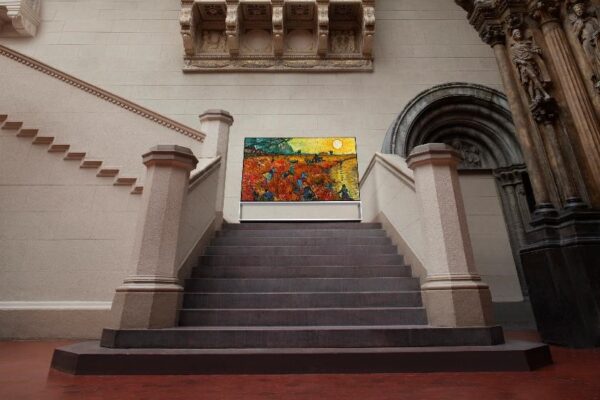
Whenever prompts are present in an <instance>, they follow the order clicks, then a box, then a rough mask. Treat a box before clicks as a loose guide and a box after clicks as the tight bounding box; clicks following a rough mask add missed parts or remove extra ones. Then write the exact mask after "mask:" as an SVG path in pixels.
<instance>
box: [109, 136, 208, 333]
mask: <svg viewBox="0 0 600 400" xmlns="http://www.w3.org/2000/svg"><path fill="white" fill-rule="evenodd" d="M143 161H144V164H145V165H146V168H147V172H146V179H145V182H144V192H143V194H142V206H141V208H140V211H139V214H138V222H137V228H136V234H135V242H134V246H133V256H132V264H133V275H132V276H130V277H128V278H127V279H125V281H124V282H123V284H122V285H121V286H120V287H118V288H117V291H116V294H115V298H114V301H113V305H112V311H111V312H112V314H113V315H112V316H113V322H112V327H113V328H116V329H135V328H139V329H143V328H169V327H173V326H175V325H176V322H177V309H178V307H179V302H180V300H181V293H182V292H183V288H182V287H181V286H180V285H179V281H178V280H177V278H176V276H177V270H176V269H177V264H176V252H177V241H178V234H179V223H180V218H181V210H182V207H183V200H184V198H185V195H186V193H187V190H188V186H189V175H190V171H191V170H193V169H194V168H195V167H196V164H197V163H198V160H197V159H196V157H194V154H193V153H192V151H191V150H190V149H188V148H185V147H181V146H175V145H159V146H155V147H153V148H152V149H150V151H149V152H148V153H146V154H144V155H143Z"/></svg>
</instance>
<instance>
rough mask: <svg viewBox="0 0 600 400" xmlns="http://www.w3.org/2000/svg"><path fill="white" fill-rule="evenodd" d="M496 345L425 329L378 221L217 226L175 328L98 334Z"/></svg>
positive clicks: (146, 341)
mask: <svg viewBox="0 0 600 400" xmlns="http://www.w3.org/2000/svg"><path fill="white" fill-rule="evenodd" d="M449 333H451V334H449ZM458 333H460V334H458ZM502 342H503V338H502V332H501V329H500V328H496V329H495V330H490V329H477V328H471V329H459V330H457V329H453V330H450V329H447V328H433V327H430V326H428V325H427V314H426V311H425V309H424V307H423V304H422V300H421V293H420V284H419V280H418V279H417V278H413V277H412V273H411V268H410V266H408V265H405V263H404V258H403V257H402V256H400V255H398V254H397V250H396V247H395V246H393V245H392V243H391V241H390V239H389V238H388V237H387V236H386V234H385V232H384V230H383V229H382V228H381V226H380V225H379V224H375V223H246V224H235V225H233V224H231V225H229V224H226V225H224V227H223V229H222V231H221V232H219V234H218V236H217V237H215V238H214V240H213V241H212V243H211V246H209V247H208V248H207V249H206V253H205V255H204V256H203V257H202V258H201V260H200V261H199V264H198V266H197V267H196V268H195V269H194V270H193V272H192V275H191V277H190V279H188V280H187V281H186V282H185V293H184V296H183V306H182V308H181V310H180V313H179V327H177V328H173V329H151V330H120V331H110V330H105V332H104V337H103V341H102V344H103V345H104V346H107V347H117V348H197V349H267V348H270V349H282V348H285V349H292V348H302V349H311V348H313V349H314V348H373V347H419V346H449V345H452V346H457V345H493V344H498V343H502Z"/></svg>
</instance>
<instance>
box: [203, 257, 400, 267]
mask: <svg viewBox="0 0 600 400" xmlns="http://www.w3.org/2000/svg"><path fill="white" fill-rule="evenodd" d="M200 265H202V266H228V265H236V266H256V267H260V266H278V265H283V266H319V265H322V266H327V265H335V266H363V265H364V266H367V265H398V266H400V265H404V257H402V256H400V255H397V254H360V255H352V254H343V255H317V254H310V255H308V254H307V255H295V256H276V255H272V256H268V255H267V256H248V255H246V256H245V255H205V256H202V257H200Z"/></svg>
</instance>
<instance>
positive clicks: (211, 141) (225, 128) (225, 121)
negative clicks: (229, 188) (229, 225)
mask: <svg viewBox="0 0 600 400" xmlns="http://www.w3.org/2000/svg"><path fill="white" fill-rule="evenodd" d="M231 125H233V117H232V116H231V114H229V113H228V112H227V111H224V110H207V111H205V112H204V113H203V114H201V115H200V130H201V131H202V132H204V133H206V138H205V139H204V143H203V146H202V148H203V151H202V156H203V157H217V156H220V157H221V168H220V169H219V183H218V185H217V204H216V212H217V215H218V216H219V217H222V216H223V203H224V199H225V178H226V175H227V148H228V147H229V128H230V127H231Z"/></svg>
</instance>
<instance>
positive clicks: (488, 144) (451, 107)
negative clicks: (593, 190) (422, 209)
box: [382, 83, 535, 296]
mask: <svg viewBox="0 0 600 400" xmlns="http://www.w3.org/2000/svg"><path fill="white" fill-rule="evenodd" d="M425 143H446V144H448V145H450V146H452V147H454V148H455V149H456V150H457V151H458V152H459V153H460V154H461V155H462V158H463V161H462V163H461V164H460V166H459V170H460V172H461V173H469V172H475V171H480V172H481V171H489V172H491V173H492V174H493V175H494V177H495V179H496V186H497V188H498V194H499V198H500V203H501V205H502V209H503V212H504V217H505V221H506V226H507V228H508V234H509V240H510V244H511V249H512V253H513V258H514V260H515V264H516V266H517V274H518V276H519V281H520V283H521V289H522V291H523V294H524V296H527V287H526V284H525V279H524V276H523V270H522V267H521V259H520V256H519V250H520V249H521V248H522V247H524V246H525V245H526V244H527V242H526V239H525V227H526V226H528V224H529V222H530V218H531V217H530V215H531V212H532V211H533V208H534V207H535V201H534V199H533V195H532V190H531V186H530V183H529V177H528V173H527V168H526V166H525V164H524V161H523V156H522V153H521V149H520V146H519V144H518V142H517V138H516V134H515V127H514V125H513V121H512V117H511V113H510V111H509V106H508V102H507V99H506V97H505V96H504V95H503V94H502V93H500V92H498V91H497V90H494V89H491V88H488V87H485V86H480V85H474V84H469V83H450V84H444V85H439V86H435V87H433V88H431V89H429V90H426V91H424V92H422V93H421V94H419V95H418V96H417V97H416V98H415V99H414V100H412V101H411V102H410V103H409V104H408V105H407V106H406V107H405V109H404V110H403V111H402V113H401V114H400V115H399V116H398V117H397V118H396V120H395V121H394V123H393V124H392V126H391V127H390V129H389V130H388V132H387V134H386V137H385V140H384V144H383V148H382V151H383V152H384V153H388V154H397V155H399V156H401V157H404V158H406V157H407V156H408V154H409V153H410V152H411V151H412V149H413V148H414V147H416V146H419V145H421V144H425Z"/></svg>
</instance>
